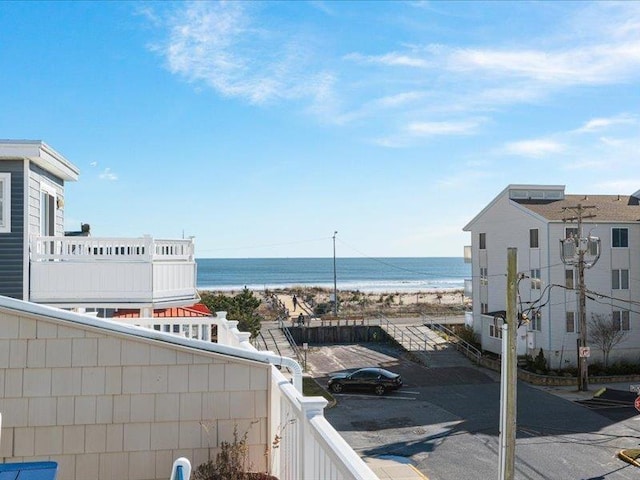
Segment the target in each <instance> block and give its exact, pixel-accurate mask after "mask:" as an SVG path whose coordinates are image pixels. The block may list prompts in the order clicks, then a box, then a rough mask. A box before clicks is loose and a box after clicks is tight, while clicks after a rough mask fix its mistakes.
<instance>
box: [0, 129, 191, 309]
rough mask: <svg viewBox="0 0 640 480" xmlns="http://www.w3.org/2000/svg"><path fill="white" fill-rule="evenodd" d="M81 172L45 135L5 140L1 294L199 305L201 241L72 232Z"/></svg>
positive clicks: (67, 301) (0, 168) (103, 304)
mask: <svg viewBox="0 0 640 480" xmlns="http://www.w3.org/2000/svg"><path fill="white" fill-rule="evenodd" d="M78 175H79V170H78V168H77V167H76V166H74V165H73V164H72V163H71V162H69V161H68V160H67V159H66V158H64V157H63V156H62V155H61V154H60V153H58V152H56V151H55V150H54V149H52V148H51V147H50V146H48V145H47V144H46V143H44V142H42V141H31V140H24V141H15V140H1V141H0V259H1V261H0V295H4V296H8V297H12V298H16V299H21V300H27V301H31V302H35V303H41V304H46V305H52V306H56V307H60V308H65V309H75V310H79V311H98V312H101V314H102V315H104V314H105V312H108V311H110V310H114V309H120V308H127V309H131V308H134V309H138V310H140V311H141V312H142V314H143V316H151V312H152V311H153V310H154V309H156V308H167V307H174V306H188V305H193V304H194V303H195V302H196V301H197V300H198V298H199V297H198V293H197V291H196V263H195V258H194V244H193V239H186V240H185V239H176V240H165V239H154V238H152V237H150V236H148V235H145V236H141V237H137V238H97V237H91V236H65V235H64V208H65V182H70V181H76V180H77V179H78Z"/></svg>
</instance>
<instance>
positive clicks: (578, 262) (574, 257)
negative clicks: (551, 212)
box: [560, 203, 600, 392]
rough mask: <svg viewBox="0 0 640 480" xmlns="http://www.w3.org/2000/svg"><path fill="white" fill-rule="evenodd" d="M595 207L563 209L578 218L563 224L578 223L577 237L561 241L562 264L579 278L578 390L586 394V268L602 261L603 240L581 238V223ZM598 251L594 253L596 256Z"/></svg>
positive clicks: (579, 205) (587, 369) (587, 387)
mask: <svg viewBox="0 0 640 480" xmlns="http://www.w3.org/2000/svg"><path fill="white" fill-rule="evenodd" d="M593 208H596V207H595V206H593V205H589V206H585V205H582V204H580V203H579V204H578V205H576V206H573V207H564V208H563V210H565V211H566V210H571V211H572V212H574V213H575V216H572V217H566V218H564V219H563V221H565V222H567V221H577V222H578V236H577V238H566V239H563V240H560V243H561V254H562V255H561V257H562V262H563V263H565V264H566V265H573V267H574V268H575V270H576V272H577V274H578V275H577V276H578V325H579V328H580V338H578V340H577V349H576V350H577V356H578V357H577V358H578V372H579V375H578V390H581V391H583V392H586V391H587V390H588V389H589V366H588V361H587V357H588V349H587V306H586V288H585V283H584V270H585V268H591V267H593V266H594V265H595V264H596V262H597V261H598V259H599V258H600V239H599V238H597V237H588V238H585V237H583V235H582V220H584V219H585V218H593V217H595V215H594V214H589V215H586V214H585V211H587V210H590V209H593ZM594 248H595V253H594ZM587 254H589V255H590V256H593V257H594V258H592V259H590V261H585V256H586V255H587Z"/></svg>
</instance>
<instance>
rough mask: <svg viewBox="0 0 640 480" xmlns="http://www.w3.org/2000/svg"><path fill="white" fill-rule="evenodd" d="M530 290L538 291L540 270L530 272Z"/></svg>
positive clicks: (535, 269)
mask: <svg viewBox="0 0 640 480" xmlns="http://www.w3.org/2000/svg"><path fill="white" fill-rule="evenodd" d="M530 277H531V289H532V290H540V269H539V268H534V269H532V270H531V275H530Z"/></svg>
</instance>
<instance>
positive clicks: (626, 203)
mask: <svg viewBox="0 0 640 480" xmlns="http://www.w3.org/2000/svg"><path fill="white" fill-rule="evenodd" d="M578 205H580V206H581V207H583V210H584V216H583V220H582V232H578V230H577V229H578V225H577V222H576V221H571V220H568V219H569V218H571V217H575V211H576V210H575V208H576V207H578ZM463 230H464V231H467V232H470V233H471V246H470V247H467V248H465V257H466V258H467V260H468V261H470V262H471V263H472V277H473V278H472V280H471V283H472V296H473V315H472V322H471V323H472V325H473V328H474V330H475V331H476V333H477V334H478V335H479V336H480V338H481V343H482V348H483V350H485V351H489V352H494V353H500V351H501V350H500V348H501V338H500V336H501V333H500V326H501V325H502V320H501V318H500V312H503V311H504V310H505V309H506V285H507V278H506V271H507V249H508V248H510V247H514V248H517V257H518V264H517V270H518V273H520V274H522V277H523V278H522V279H521V280H520V281H519V283H518V293H519V311H520V312H521V311H525V310H526V309H527V308H528V307H529V306H531V305H536V306H539V307H540V308H539V309H538V312H539V314H538V315H535V316H533V317H532V318H531V319H530V321H529V323H528V324H525V325H521V326H520V327H519V329H518V335H517V339H518V340H517V352H518V355H525V354H529V355H536V354H537V353H538V352H539V350H540V349H542V350H543V352H544V355H545V358H546V359H547V361H548V365H549V367H550V368H552V369H560V368H564V367H567V366H575V365H576V363H577V353H578V350H577V341H578V339H579V337H580V332H579V328H580V326H579V322H578V306H579V302H578V276H577V269H576V268H575V267H574V266H572V265H570V264H565V263H564V262H563V258H562V255H561V248H560V245H561V244H560V240H561V239H565V238H569V237H576V236H578V235H580V237H598V238H599V239H600V257H599V259H598V260H597V262H596V263H595V264H594V265H593V266H592V267H591V268H588V269H585V287H586V292H587V295H586V309H585V312H586V319H587V324H588V323H589V322H590V320H591V319H592V317H593V315H605V316H609V315H610V316H611V318H612V319H614V320H615V321H616V322H617V324H618V325H619V326H620V329H621V330H623V331H624V332H625V335H624V339H623V341H622V342H621V343H620V344H618V345H616V346H615V348H614V350H612V351H611V354H610V359H609V360H610V362H613V361H616V360H619V359H627V360H631V361H637V360H638V358H639V356H640V303H639V302H640V191H638V192H636V193H634V194H633V195H618V194H612V195H591V194H586V195H585V194H579V195H574V194H566V193H565V186H564V185H509V186H508V187H506V188H505V189H504V190H503V191H502V192H500V193H499V194H498V196H496V197H495V198H494V199H493V200H492V201H491V202H490V203H489V204H488V205H487V206H486V207H485V208H483V209H482V211H480V213H478V214H477V215H476V216H475V217H474V218H473V220H471V221H470V222H469V223H468V224H467V225H466V226H465V227H464V228H463ZM594 258H595V257H594ZM531 302H537V303H531ZM601 358H602V352H600V351H598V350H597V347H595V348H594V346H593V345H591V358H590V361H589V362H590V363H593V362H594V361H598V360H600V359H601Z"/></svg>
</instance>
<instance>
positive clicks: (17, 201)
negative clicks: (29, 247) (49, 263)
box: [0, 160, 25, 299]
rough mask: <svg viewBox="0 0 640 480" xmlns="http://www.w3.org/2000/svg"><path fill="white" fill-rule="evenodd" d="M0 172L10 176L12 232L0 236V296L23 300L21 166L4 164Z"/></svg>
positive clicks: (0, 166) (7, 162)
mask: <svg viewBox="0 0 640 480" xmlns="http://www.w3.org/2000/svg"><path fill="white" fill-rule="evenodd" d="M0 172H3V173H5V172H8V173H10V174H11V232H9V233H0V295H4V296H7V297H12V298H18V299H22V286H23V282H24V275H23V262H24V243H23V242H24V225H25V222H24V219H25V208H24V184H25V181H24V163H23V161H22V160H15V161H14V160H3V161H2V162H0Z"/></svg>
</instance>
